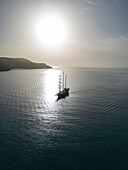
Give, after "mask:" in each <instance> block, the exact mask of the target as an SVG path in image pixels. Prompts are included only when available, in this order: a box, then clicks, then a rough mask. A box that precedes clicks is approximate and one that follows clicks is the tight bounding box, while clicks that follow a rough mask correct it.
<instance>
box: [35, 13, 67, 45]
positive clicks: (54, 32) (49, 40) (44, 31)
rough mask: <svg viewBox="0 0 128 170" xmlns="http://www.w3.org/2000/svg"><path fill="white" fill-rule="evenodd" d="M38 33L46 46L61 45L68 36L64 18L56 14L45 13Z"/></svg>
mask: <svg viewBox="0 0 128 170" xmlns="http://www.w3.org/2000/svg"><path fill="white" fill-rule="evenodd" d="M37 35H38V38H39V40H40V41H41V42H42V43H43V45H45V46H49V47H55V46H58V45H61V44H62V43H63V42H64V41H65V39H66V37H67V28H66V24H65V22H64V20H63V19H62V18H61V17H59V16H56V15H45V16H44V17H43V18H42V19H41V21H40V23H39V24H38V29H37Z"/></svg>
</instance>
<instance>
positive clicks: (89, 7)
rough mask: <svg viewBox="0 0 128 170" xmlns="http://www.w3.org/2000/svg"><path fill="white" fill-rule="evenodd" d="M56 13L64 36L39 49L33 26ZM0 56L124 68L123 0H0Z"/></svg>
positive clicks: (126, 6) (127, 32) (127, 12)
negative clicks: (59, 41)
mask: <svg viewBox="0 0 128 170" xmlns="http://www.w3.org/2000/svg"><path fill="white" fill-rule="evenodd" d="M44 13H50V14H56V15H58V16H60V17H61V18H62V19H63V21H64V22H65V24H66V26H67V30H68V31H67V33H68V36H67V39H66V41H65V42H64V44H63V45H61V46H58V47H56V48H55V49H51V48H47V49H46V48H45V47H44V46H43V44H41V42H40V41H39V39H38V38H37V32H36V26H37V24H38V22H39V20H40V19H41V18H42V17H43V15H44ZM0 56H14V57H26V58H28V59H31V60H33V61H39V62H46V63H48V64H51V65H66V66H82V67H83V66H88V67H91V66H96V67H97V66H98V67H104V66H105V67H106V66H109V67H128V0H0Z"/></svg>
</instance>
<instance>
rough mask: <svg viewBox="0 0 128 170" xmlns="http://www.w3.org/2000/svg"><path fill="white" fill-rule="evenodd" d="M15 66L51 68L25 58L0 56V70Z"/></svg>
mask: <svg viewBox="0 0 128 170" xmlns="http://www.w3.org/2000/svg"><path fill="white" fill-rule="evenodd" d="M15 68H21V69H48V68H52V67H51V66H48V65H47V64H45V63H34V62H32V61H30V60H28V59H25V58H7V57H0V71H8V70H11V69H15Z"/></svg>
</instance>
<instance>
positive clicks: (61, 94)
mask: <svg viewBox="0 0 128 170" xmlns="http://www.w3.org/2000/svg"><path fill="white" fill-rule="evenodd" d="M56 95H57V96H58V99H57V100H59V99H62V98H65V97H67V96H69V88H65V89H64V90H62V91H60V92H59V93H57V94H56Z"/></svg>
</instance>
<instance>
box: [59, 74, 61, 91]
mask: <svg viewBox="0 0 128 170" xmlns="http://www.w3.org/2000/svg"><path fill="white" fill-rule="evenodd" d="M60 91H61V75H60V76H59V92H60Z"/></svg>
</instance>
